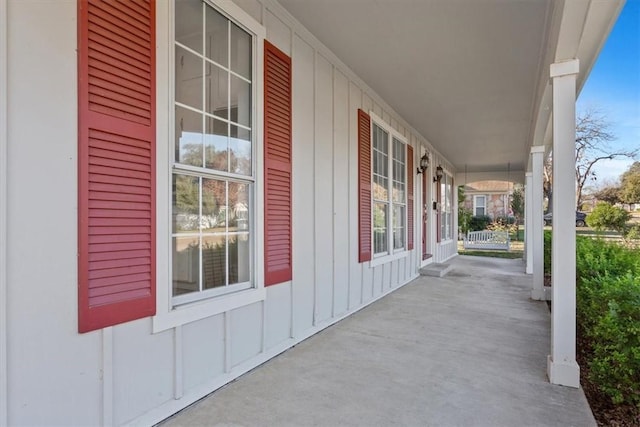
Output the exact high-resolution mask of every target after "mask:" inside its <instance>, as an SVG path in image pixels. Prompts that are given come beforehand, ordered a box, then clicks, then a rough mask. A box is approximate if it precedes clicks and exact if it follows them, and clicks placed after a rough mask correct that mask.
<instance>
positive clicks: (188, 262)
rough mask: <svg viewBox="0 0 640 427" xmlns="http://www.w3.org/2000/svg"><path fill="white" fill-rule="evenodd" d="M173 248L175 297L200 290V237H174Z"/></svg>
mask: <svg viewBox="0 0 640 427" xmlns="http://www.w3.org/2000/svg"><path fill="white" fill-rule="evenodd" d="M171 240H172V246H173V256H172V260H173V295H174V296H177V295H182V294H186V293H189V292H197V291H199V290H200V287H199V282H200V277H199V275H198V271H200V246H199V244H198V237H174V238H173V239H171Z"/></svg>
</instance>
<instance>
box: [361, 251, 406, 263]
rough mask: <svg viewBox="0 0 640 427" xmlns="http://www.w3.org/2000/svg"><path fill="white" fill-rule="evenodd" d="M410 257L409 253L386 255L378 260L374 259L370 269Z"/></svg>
mask: <svg viewBox="0 0 640 427" xmlns="http://www.w3.org/2000/svg"><path fill="white" fill-rule="evenodd" d="M408 256H409V251H406V250H405V251H402V252H396V253H394V254H391V255H385V256H381V257H378V258H373V259H372V260H371V261H369V267H376V266H378V265H382V264H386V263H388V262H391V261H395V260H398V259H402V258H406V257H408Z"/></svg>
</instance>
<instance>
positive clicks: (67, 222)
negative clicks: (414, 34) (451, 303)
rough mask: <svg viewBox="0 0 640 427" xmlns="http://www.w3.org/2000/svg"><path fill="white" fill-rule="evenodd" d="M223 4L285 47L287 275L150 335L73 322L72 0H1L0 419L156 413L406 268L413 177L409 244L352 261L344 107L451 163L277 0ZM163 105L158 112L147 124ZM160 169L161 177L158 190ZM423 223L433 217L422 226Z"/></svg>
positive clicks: (142, 325)
mask: <svg viewBox="0 0 640 427" xmlns="http://www.w3.org/2000/svg"><path fill="white" fill-rule="evenodd" d="M236 3H237V4H238V5H239V6H240V7H241V8H242V9H244V11H245V12H246V13H247V14H249V15H251V16H252V17H253V18H254V19H255V20H256V21H258V22H260V23H261V24H262V25H264V26H265V27H266V31H267V39H268V40H269V41H270V42H271V43H273V44H274V45H276V46H277V47H278V48H279V49H281V50H282V51H284V52H285V53H286V54H287V55H290V56H291V58H292V70H293V80H292V85H293V149H292V150H293V232H292V233H293V280H292V281H290V282H285V283H281V284H277V285H274V286H270V287H267V288H266V298H265V300H264V301H260V302H257V303H253V304H250V305H247V306H243V307H240V308H237V309H235V310H231V311H227V312H224V313H220V314H217V315H215V316H211V317H207V318H204V319H201V320H197V321H194V322H190V323H187V324H184V325H180V326H177V327H173V328H169V329H167V330H164V331H162V332H157V333H153V325H152V320H151V319H150V318H145V319H141V320H137V321H132V322H128V323H124V324H121V325H117V326H113V327H109V328H105V329H102V330H98V331H94V332H90V333H85V334H78V332H77V329H78V324H77V317H78V316H77V280H78V277H77V211H76V209H77V194H78V184H77V138H78V134H77V103H78V101H77V94H78V91H77V86H78V84H77V68H76V67H77V62H76V47H77V34H76V19H77V17H76V13H77V7H76V4H75V2H37V3H33V2H22V1H15V2H10V7H8V8H7V11H8V14H7V22H8V23H9V24H8V26H7V35H8V37H7V41H8V47H9V49H8V52H10V54H11V57H10V58H9V61H7V62H6V63H7V66H8V73H7V75H8V82H7V83H8V86H9V87H10V88H11V91H10V93H9V96H8V99H7V105H8V109H9V111H10V114H9V115H8V126H7V138H6V141H8V143H7V148H8V152H9V155H10V158H9V161H8V164H7V168H6V171H5V170H3V171H1V172H2V173H3V174H4V173H5V172H6V177H7V179H6V183H7V186H8V188H7V190H8V191H7V192H6V194H7V195H8V199H7V203H6V210H7V223H8V224H10V228H9V230H8V233H7V242H6V243H7V248H8V251H7V266H8V268H7V270H6V272H4V271H3V272H2V274H6V283H7V295H8V298H9V300H8V301H7V304H6V306H7V312H6V316H7V322H6V327H7V331H6V343H2V344H3V348H6V349H7V361H8V363H7V370H8V375H7V378H8V382H7V388H8V390H10V391H11V392H10V393H7V395H6V396H5V397H6V401H3V405H4V404H6V408H7V409H6V414H8V418H7V419H6V420H2V419H0V421H7V423H8V424H21V425H44V424H47V425H52V424H61V425H69V424H74V425H102V424H113V425H122V424H139V425H145V424H151V423H153V422H157V421H159V420H161V419H163V418H165V417H167V416H169V415H171V414H172V413H174V412H176V411H178V410H179V409H181V408H183V407H185V406H187V405H188V404H190V403H192V402H194V401H196V400H197V399H199V398H201V397H203V396H204V395H206V394H208V393H209V392H211V391H212V390H214V389H216V388H219V387H221V386H222V385H224V384H225V383H227V382H229V381H231V380H232V379H234V378H236V377H237V376H239V375H241V374H242V373H244V372H246V371H248V370H250V369H252V368H253V367H255V366H257V365H259V364H260V363H262V362H264V361H266V360H268V359H269V358H271V357H273V356H275V355H276V354H278V353H280V352H282V351H284V350H286V349H287V348H289V347H291V346H292V345H294V344H295V343H297V342H299V341H301V340H303V339H305V338H307V337H309V336H310V335H312V334H314V333H316V332H318V331H319V330H321V329H322V328H323V327H326V326H327V325H329V324H331V323H333V322H336V321H338V320H340V319H341V318H343V317H344V316H346V315H348V314H350V313H352V312H354V311H355V310H357V309H359V308H361V307H363V306H364V305H366V304H367V303H369V302H371V301H373V300H375V299H376V298H379V297H381V296H383V295H385V294H386V293H388V292H390V291H392V290H393V289H395V288H397V287H399V286H401V285H403V284H406V283H408V282H409V281H411V280H412V279H413V278H415V277H416V276H417V269H418V267H419V264H420V259H421V253H420V252H421V230H420V224H421V219H420V214H421V209H420V208H419V207H420V206H421V203H422V201H421V200H420V194H419V193H420V186H419V179H417V178H416V177H415V175H414V182H415V185H414V187H415V192H416V199H415V200H416V203H415V213H414V215H415V216H414V224H415V226H414V229H415V236H414V242H415V244H414V247H415V249H414V250H413V251H410V252H409V253H408V254H407V256H406V257H403V258H399V259H395V260H393V261H389V262H386V263H381V264H378V265H375V266H374V267H371V266H370V265H369V263H358V214H357V212H358V205H357V189H358V172H357V169H358V156H357V153H358V146H357V110H358V109H359V108H361V109H363V110H364V111H366V112H372V113H374V114H375V115H377V116H379V117H381V118H382V119H383V120H384V121H386V122H387V123H389V124H390V125H391V126H392V127H393V128H394V129H396V130H397V131H398V132H399V133H400V134H402V135H404V137H405V138H406V139H407V141H408V142H409V143H410V144H411V145H413V146H414V156H415V158H414V164H418V159H419V158H420V156H421V155H422V153H423V152H424V150H425V149H426V150H428V152H429V156H430V157H431V167H430V169H429V173H431V172H432V171H433V170H434V168H435V165H437V164H442V165H443V167H445V168H446V169H448V170H450V171H451V172H453V171H452V170H451V166H450V165H449V163H448V162H446V160H445V159H442V158H440V157H439V156H438V154H437V153H436V152H435V151H434V150H433V148H432V147H431V146H430V145H429V144H428V143H427V142H426V141H425V140H424V138H422V136H420V135H418V134H417V133H416V132H415V131H414V130H413V129H412V128H411V127H410V126H409V125H408V124H407V123H406V122H405V121H404V120H403V119H402V118H401V117H399V116H398V115H397V114H396V113H395V112H394V111H393V110H392V109H391V108H389V106H388V105H386V104H385V103H384V101H383V100H381V99H380V98H379V96H377V95H376V94H375V93H374V92H373V91H372V90H371V89H370V88H368V87H367V86H366V85H365V84H364V83H363V82H362V81H361V80H360V79H359V78H358V77H357V76H355V75H354V74H353V72H351V71H350V70H349V69H348V68H347V67H346V66H344V64H342V63H341V62H340V61H339V60H338V59H337V58H336V57H335V56H334V55H333V54H332V53H331V52H329V51H328V50H327V49H326V48H325V47H324V46H323V45H321V44H320V43H319V42H318V41H317V40H316V39H315V38H314V37H313V36H312V35H311V34H309V33H308V32H307V31H306V30H305V29H304V28H303V27H302V26H301V25H300V24H299V23H296V22H295V21H294V20H293V19H292V18H291V17H290V16H289V15H288V14H287V13H286V12H285V11H283V10H281V9H280V6H279V5H278V4H276V3H272V2H271V1H269V0H264V3H263V2H260V1H258V0H236ZM0 6H2V7H4V6H6V3H5V0H0ZM163 7H165V8H166V6H165V3H164V2H162V1H159V2H158V8H163ZM163 19H164V21H163ZM168 19H170V18H169V16H168V12H167V11H166V10H164V9H163V10H159V12H158V33H157V35H158V37H157V39H158V44H159V46H160V48H159V51H158V60H159V61H160V60H161V59H162V60H164V59H166V58H167V57H168V54H167V51H168V49H169V44H168V42H167V40H169V37H168V32H167V28H166V27H167V22H168ZM43 40H46V43H43V42H42V41H43ZM163 49H164V51H163ZM0 52H2V51H1V50H0ZM42 70H46V73H44V74H43V71H42ZM52 82H55V84H52ZM159 84H162V83H161V82H159ZM162 99H163V98H162V97H159V102H161V101H162ZM0 101H1V100H0ZM158 108H159V109H161V108H163V107H162V106H161V105H159V106H158ZM166 117H167V113H166V111H165V112H162V113H160V114H159V116H158V120H159V122H160V121H162V120H164V121H166ZM163 118H164V119H163ZM167 127H168V124H167V123H159V129H162V128H164V129H166V128H167ZM163 138H164V139H159V141H160V140H166V138H167V136H164V137H163ZM165 157H166V154H165ZM163 167H166V166H164V165H159V166H158V169H159V171H161V172H160V173H164V172H162V171H163V169H162V168H163ZM408 173H413V174H415V168H414V170H413V171H408ZM3 177H4V175H3ZM3 182H5V181H4V180H3ZM163 182H164V183H165V184H166V183H167V178H166V176H164V175H163V178H161V179H160V178H159V180H158V186H159V187H158V188H159V191H163V189H162V188H161V184H162V183H163ZM429 182H430V180H429ZM2 194H4V192H3V193H2ZM430 194H432V193H431V192H430ZM454 194H455V191H454ZM165 197H166V196H165ZM454 197H455V196H454ZM454 202H455V199H454ZM3 206H4V205H3ZM454 206H455V204H454ZM434 224H435V221H433V219H430V220H429V227H431V236H435V234H434V233H435V225H434ZM165 229H166V227H165ZM432 245H433V250H434V260H437V261H443V260H446V259H448V258H450V257H451V256H453V255H455V241H453V243H446V242H443V244H441V245H436V244H435V243H432ZM165 251H166V249H165ZM162 253H165V252H162V251H160V250H159V254H162ZM158 268H159V270H158V271H159V272H160V271H161V270H162V267H161V266H159V267H158ZM165 280H167V279H166V278H165ZM159 289H161V288H159ZM2 325H5V324H4V323H3V324H2ZM0 338H3V339H4V338H5V335H2V336H0ZM5 344H6V347H5V346H4V345H5ZM0 407H4V406H0ZM0 415H3V414H0Z"/></svg>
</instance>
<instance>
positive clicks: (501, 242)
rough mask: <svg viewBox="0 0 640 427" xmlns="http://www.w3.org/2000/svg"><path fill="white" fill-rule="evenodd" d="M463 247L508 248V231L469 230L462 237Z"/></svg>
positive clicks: (480, 248) (505, 249)
mask: <svg viewBox="0 0 640 427" xmlns="http://www.w3.org/2000/svg"><path fill="white" fill-rule="evenodd" d="M464 248H465V249H479V250H482V249H498V250H504V251H508V250H509V232H508V231H490V230H483V231H470V232H468V233H467V235H466V236H465V238H464Z"/></svg>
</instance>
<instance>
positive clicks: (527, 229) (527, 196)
mask: <svg viewBox="0 0 640 427" xmlns="http://www.w3.org/2000/svg"><path fill="white" fill-rule="evenodd" d="M532 186H533V174H532V173H531V172H527V173H526V174H525V178H524V259H525V263H526V273H527V274H533V250H532V249H533V248H532V247H531V244H532V239H533V236H532V233H531V222H532V219H533V213H532V209H533V206H532V205H533V202H532V199H533V198H532V197H531V193H532V191H533V188H532Z"/></svg>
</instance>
